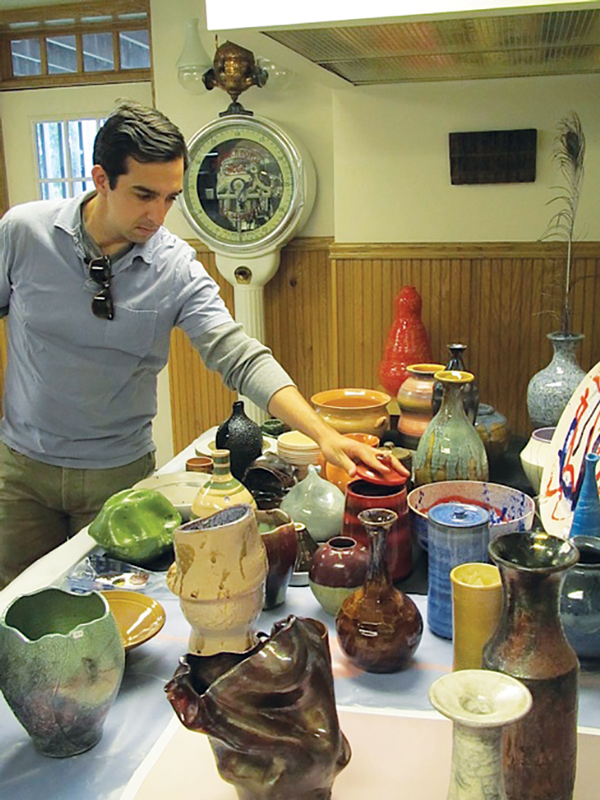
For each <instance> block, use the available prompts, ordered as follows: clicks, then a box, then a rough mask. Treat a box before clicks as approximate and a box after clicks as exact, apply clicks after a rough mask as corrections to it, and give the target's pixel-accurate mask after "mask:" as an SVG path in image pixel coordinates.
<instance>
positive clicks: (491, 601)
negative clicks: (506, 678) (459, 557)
mask: <svg viewBox="0 0 600 800" xmlns="http://www.w3.org/2000/svg"><path fill="white" fill-rule="evenodd" d="M450 582H451V584H452V625H453V633H454V640H453V641H454V666H453V669H455V670H459V669H481V663H482V660H483V648H484V646H485V644H486V642H487V641H488V639H490V637H491V636H492V634H493V633H494V631H495V630H496V626H497V625H498V620H499V619H500V611H501V609H502V581H501V580H500V570H499V569H498V567H496V566H495V565H494V564H483V563H478V562H474V563H466V564H459V565H458V566H457V567H454V569H453V570H452V571H451V572H450Z"/></svg>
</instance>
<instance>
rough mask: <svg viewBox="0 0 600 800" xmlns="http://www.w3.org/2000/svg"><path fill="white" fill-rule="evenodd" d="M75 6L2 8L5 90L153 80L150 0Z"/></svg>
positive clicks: (0, 55) (0, 73) (0, 57)
mask: <svg viewBox="0 0 600 800" xmlns="http://www.w3.org/2000/svg"><path fill="white" fill-rule="evenodd" d="M73 8H74V6H69V7H68V13H69V16H68V17H67V16H66V14H65V10H66V7H65V6H63V7H62V11H61V6H44V7H35V8H28V9H12V10H6V11H0V90H1V89H30V88H42V87H51V86H57V85H59V86H64V85H82V84H86V83H99V82H101V83H119V82H123V81H134V80H149V79H150V65H151V58H150V31H149V0H88V2H87V3H85V4H83V3H82V4H80V5H79V6H77V8H79V9H80V11H79V12H78V13H77V14H74V13H73ZM94 12H97V13H94ZM71 15H72V16H71Z"/></svg>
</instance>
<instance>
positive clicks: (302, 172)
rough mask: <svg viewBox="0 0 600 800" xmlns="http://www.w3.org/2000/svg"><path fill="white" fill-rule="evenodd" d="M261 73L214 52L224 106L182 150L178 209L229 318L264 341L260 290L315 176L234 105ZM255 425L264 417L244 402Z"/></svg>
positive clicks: (225, 52) (267, 124) (262, 79)
mask: <svg viewBox="0 0 600 800" xmlns="http://www.w3.org/2000/svg"><path fill="white" fill-rule="evenodd" d="M267 77H268V73H267V71H266V70H265V69H262V68H261V67H260V66H259V65H257V64H256V62H255V59H254V55H253V54H252V53H251V52H250V51H249V50H246V49H245V48H242V47H239V46H238V45H235V44H233V43H231V42H225V44H223V45H221V46H220V47H219V48H218V49H217V52H216V54H215V58H214V62H213V68H212V69H210V70H208V72H206V73H205V74H204V76H203V81H204V84H205V86H206V88H207V89H212V88H213V87H215V86H218V87H220V88H222V89H224V90H225V91H227V93H228V94H229V96H230V97H231V101H232V102H231V104H230V105H229V107H228V108H227V110H226V111H224V112H222V113H221V114H220V115H219V118H218V119H216V120H213V121H212V122H209V123H208V124H207V125H205V126H204V127H203V128H201V129H200V130H199V131H198V132H197V133H196V134H195V135H194V136H193V137H192V139H191V140H190V142H189V143H188V149H189V154H190V163H189V167H188V169H187V171H186V174H185V179H184V188H183V194H182V197H181V199H182V210H183V213H184V215H185V217H186V219H187V220H188V222H189V223H190V225H192V227H193V228H194V229H195V230H196V231H197V232H198V234H199V236H200V237H201V239H202V241H203V242H205V243H206V244H207V245H208V246H209V247H210V248H211V249H212V250H214V252H215V255H216V263H217V268H218V270H219V272H220V273H221V275H223V277H224V278H225V279H226V280H227V281H228V282H229V283H231V284H232V285H233V287H234V301H235V318H236V320H237V321H238V322H241V323H242V324H243V325H244V328H245V330H246V332H247V333H248V334H249V335H250V336H255V337H256V338H257V339H259V340H261V341H264V334H265V329H264V328H265V326H264V286H265V284H266V283H268V281H269V280H271V278H272V277H273V276H274V275H275V273H276V271H277V268H278V266H279V258H280V251H281V248H282V247H283V246H284V245H285V244H286V243H287V242H288V241H289V240H290V239H291V238H292V237H293V236H294V235H296V234H297V233H298V232H299V231H300V229H301V228H302V226H303V225H304V223H305V222H306V220H307V219H308V217H309V215H310V212H311V211H312V207H313V203H314V198H315V190H316V177H315V170H314V166H313V163H312V160H311V158H310V156H309V154H308V153H307V152H306V150H305V149H304V148H303V147H302V145H301V144H300V143H299V142H297V141H294V140H293V139H292V138H291V137H290V136H289V135H288V134H287V133H286V132H285V131H284V130H282V129H281V128H280V127H279V126H278V125H275V123H273V122H271V121H270V120H267V119H263V118H261V117H257V116H254V114H253V112H252V111H247V110H246V109H245V108H244V107H243V106H242V105H241V103H239V102H238V97H239V95H240V94H241V93H242V92H243V91H245V90H246V89H248V88H250V87H251V86H259V87H262V86H264V85H265V83H266V82H267ZM246 404H247V411H248V413H249V414H250V415H251V416H252V417H253V418H254V419H264V416H265V415H264V413H263V412H262V411H261V410H260V409H258V408H257V407H256V406H254V404H252V403H249V401H247V400H246Z"/></svg>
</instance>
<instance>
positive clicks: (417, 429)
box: [398, 364, 444, 450]
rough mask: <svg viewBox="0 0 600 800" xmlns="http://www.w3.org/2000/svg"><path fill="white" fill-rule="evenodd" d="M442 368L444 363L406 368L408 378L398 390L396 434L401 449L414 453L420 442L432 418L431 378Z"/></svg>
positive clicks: (432, 380) (433, 380)
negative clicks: (398, 411) (398, 436)
mask: <svg viewBox="0 0 600 800" xmlns="http://www.w3.org/2000/svg"><path fill="white" fill-rule="evenodd" d="M443 369H444V365H443V364H410V365H408V366H407V367H406V371H407V373H408V377H407V378H406V379H405V380H404V381H403V382H402V385H401V386H400V389H399V390H398V407H399V409H400V418H399V420H398V431H399V432H400V444H401V445H402V447H407V448H408V449H409V450H416V449H417V446H418V444H419V439H420V438H421V436H422V435H423V434H424V433H425V431H426V429H427V426H428V425H429V423H430V422H431V420H432V419H433V404H432V403H433V387H434V386H435V378H434V375H435V374H436V372H442V371H443Z"/></svg>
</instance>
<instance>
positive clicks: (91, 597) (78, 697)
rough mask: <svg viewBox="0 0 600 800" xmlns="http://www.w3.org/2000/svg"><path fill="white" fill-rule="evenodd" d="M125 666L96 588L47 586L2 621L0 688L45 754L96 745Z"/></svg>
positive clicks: (67, 752) (7, 612)
mask: <svg viewBox="0 0 600 800" xmlns="http://www.w3.org/2000/svg"><path fill="white" fill-rule="evenodd" d="M124 666H125V650H124V647H123V642H122V641H121V636H120V635H119V631H118V628H117V624H116V622H115V619H114V617H113V615H112V614H111V612H110V609H109V606H108V603H107V602H106V599H105V598H104V597H102V595H100V594H98V593H97V592H92V593H90V594H86V595H82V594H79V595H77V594H73V593H70V592H65V591H63V590H61V589H55V588H50V589H42V590H41V591H38V592H34V593H33V594H29V595H24V596H22V597H19V598H17V599H16V600H14V601H13V603H11V604H10V605H9V607H8V608H7V609H6V610H5V612H4V614H3V615H2V617H1V618H0V689H2V692H3V694H4V697H5V698H6V701H7V703H8V704H9V705H10V707H11V709H12V711H13V712H14V714H15V716H16V717H17V719H18V720H19V722H20V723H21V724H22V725H23V727H24V728H25V730H26V731H27V733H29V735H30V736H31V738H32V740H33V743H34V745H35V747H36V748H37V750H38V751H39V752H40V753H42V754H43V755H45V756H51V757H52V758H64V757H66V756H73V755H77V754H78V753H84V752H85V751H86V750H89V749H90V748H92V747H94V746H95V745H96V744H97V743H98V742H99V740H100V737H101V736H102V730H103V725H104V720H105V718H106V715H107V714H108V712H109V710H110V708H111V706H112V705H113V703H114V700H115V697H116V695H117V692H118V690H119V686H120V685H121V679H122V677H123V670H124Z"/></svg>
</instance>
